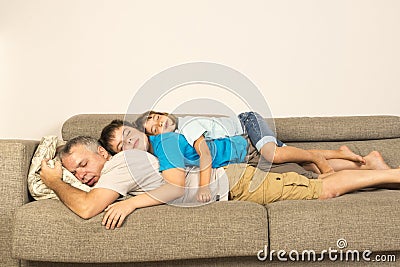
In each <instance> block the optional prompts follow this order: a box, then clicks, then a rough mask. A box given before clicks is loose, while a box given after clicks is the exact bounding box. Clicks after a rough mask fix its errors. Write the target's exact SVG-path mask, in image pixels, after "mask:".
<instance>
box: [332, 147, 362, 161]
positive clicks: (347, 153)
mask: <svg viewBox="0 0 400 267" xmlns="http://www.w3.org/2000/svg"><path fill="white" fill-rule="evenodd" d="M339 153H340V155H341V157H342V159H347V160H351V161H354V162H357V163H360V164H366V160H365V159H364V158H363V157H361V156H360V155H357V154H356V153H354V152H353V151H351V150H350V148H348V147H347V146H344V145H343V146H341V147H339Z"/></svg>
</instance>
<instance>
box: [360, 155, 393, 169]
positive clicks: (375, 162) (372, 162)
mask: <svg viewBox="0 0 400 267" xmlns="http://www.w3.org/2000/svg"><path fill="white" fill-rule="evenodd" d="M364 158H365V160H366V164H365V165H363V166H362V167H364V168H365V169H366V170H387V169H391V168H390V167H389V165H387V164H386V162H385V160H384V159H383V157H382V155H381V153H379V152H378V151H372V152H371V153H369V154H368V155H366V156H365V157H364Z"/></svg>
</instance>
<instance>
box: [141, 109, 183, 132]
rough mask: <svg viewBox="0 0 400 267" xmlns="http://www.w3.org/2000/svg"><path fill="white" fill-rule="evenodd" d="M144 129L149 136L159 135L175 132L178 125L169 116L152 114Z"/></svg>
mask: <svg viewBox="0 0 400 267" xmlns="http://www.w3.org/2000/svg"><path fill="white" fill-rule="evenodd" d="M144 128H145V130H146V133H147V134H149V135H157V134H162V133H168V132H173V131H175V129H176V124H175V122H174V121H173V120H172V119H171V118H170V117H168V116H167V115H161V114H151V115H149V117H148V119H147V121H146V122H145V124H144Z"/></svg>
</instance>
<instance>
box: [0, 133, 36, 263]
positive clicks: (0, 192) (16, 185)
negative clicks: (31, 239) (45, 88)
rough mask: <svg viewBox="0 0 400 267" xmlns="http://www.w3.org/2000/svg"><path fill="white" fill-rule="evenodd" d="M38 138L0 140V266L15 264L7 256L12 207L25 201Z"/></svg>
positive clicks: (9, 254)
mask: <svg viewBox="0 0 400 267" xmlns="http://www.w3.org/2000/svg"><path fill="white" fill-rule="evenodd" d="M38 144H39V141H30V140H0V266H18V265H19V264H18V261H17V260H14V259H12V258H11V247H10V242H11V229H12V223H13V222H12V221H13V216H14V211H15V209H16V208H17V207H19V206H22V205H23V204H25V203H27V202H28V201H29V197H28V186H27V176H28V171H29V166H30V161H31V159H32V156H33V153H34V152H35V149H36V147H37V146H38Z"/></svg>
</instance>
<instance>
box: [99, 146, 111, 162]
mask: <svg viewBox="0 0 400 267" xmlns="http://www.w3.org/2000/svg"><path fill="white" fill-rule="evenodd" d="M97 153H99V154H100V155H101V156H102V157H103V158H105V159H106V160H108V159H109V158H110V156H111V155H110V154H109V153H108V152H107V150H106V149H105V148H104V147H102V146H98V147H97Z"/></svg>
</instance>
